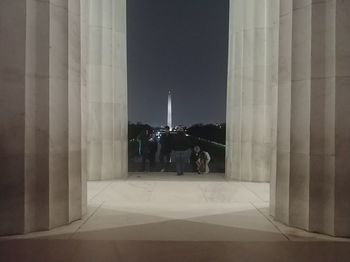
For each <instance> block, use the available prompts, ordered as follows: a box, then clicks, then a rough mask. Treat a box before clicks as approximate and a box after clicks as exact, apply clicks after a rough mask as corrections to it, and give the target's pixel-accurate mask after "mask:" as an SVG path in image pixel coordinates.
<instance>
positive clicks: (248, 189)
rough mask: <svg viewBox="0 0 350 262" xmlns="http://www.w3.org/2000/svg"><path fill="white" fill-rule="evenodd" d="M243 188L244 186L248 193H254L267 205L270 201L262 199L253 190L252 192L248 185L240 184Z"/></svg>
mask: <svg viewBox="0 0 350 262" xmlns="http://www.w3.org/2000/svg"><path fill="white" fill-rule="evenodd" d="M240 185H241V186H243V187H244V188H245V189H246V190H247V191H249V192H250V193H252V194H253V195H255V196H256V197H257V198H259V199H260V200H261V201H262V202H264V203H266V202H269V201H265V200H264V199H262V198H261V197H260V196H259V195H258V194H257V193H255V192H254V191H253V190H251V189H250V188H249V187H247V186H246V185H244V184H242V182H241V183H240Z"/></svg>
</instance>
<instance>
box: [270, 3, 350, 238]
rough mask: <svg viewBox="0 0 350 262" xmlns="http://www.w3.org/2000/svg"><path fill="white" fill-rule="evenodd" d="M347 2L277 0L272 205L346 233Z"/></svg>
mask: <svg viewBox="0 0 350 262" xmlns="http://www.w3.org/2000/svg"><path fill="white" fill-rule="evenodd" d="M349 13H350V2H349V1H344V0H327V1H316V0H299V1H295V0H294V1H290V0H281V5H280V37H279V38H280V40H279V43H280V44H279V90H278V135H277V138H278V140H277V141H278V143H277V144H278V149H277V173H276V183H275V184H274V185H273V186H272V187H271V193H272V202H271V213H272V215H274V216H275V218H276V219H277V220H279V221H282V222H284V223H286V224H288V225H290V226H294V227H298V228H302V229H305V230H308V231H313V232H320V233H326V234H330V235H335V236H350V201H349V199H350V190H349V187H350V161H349V159H350V121H349V115H350V103H349V101H350V88H349V84H350V30H349V28H350V16H349Z"/></svg>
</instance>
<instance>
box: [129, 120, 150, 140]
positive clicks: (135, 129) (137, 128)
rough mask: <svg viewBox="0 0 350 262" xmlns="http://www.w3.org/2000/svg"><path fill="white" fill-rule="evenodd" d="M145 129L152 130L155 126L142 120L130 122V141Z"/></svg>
mask: <svg viewBox="0 0 350 262" xmlns="http://www.w3.org/2000/svg"><path fill="white" fill-rule="evenodd" d="M144 129H149V130H152V129H153V128H152V127H151V126H150V125H147V124H143V123H141V122H137V123H136V124H135V123H131V122H129V133H128V137H129V141H130V140H132V139H136V138H137V136H138V134H140V133H141V131H142V130H144Z"/></svg>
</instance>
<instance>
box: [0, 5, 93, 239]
mask: <svg viewBox="0 0 350 262" xmlns="http://www.w3.org/2000/svg"><path fill="white" fill-rule="evenodd" d="M0 12H1V13H0V19H1V21H0V26H1V30H0V39H2V40H1V43H0V55H1V59H0V72H1V73H0V74H1V75H0V86H1V88H0V106H1V108H0V111H1V115H0V119H1V129H0V140H1V148H0V152H1V161H0V169H1V170H2V171H1V172H2V175H1V178H0V179H1V180H0V182H1V183H0V192H1V193H0V194H1V195H0V206H1V215H0V234H15V233H25V232H30V231H37V230H45V229H50V228H53V227H56V226H60V225H64V224H67V223H69V222H71V221H74V220H77V219H79V218H80V217H81V216H82V212H83V200H82V188H83V187H84V186H85V187H86V184H84V179H83V177H82V169H81V78H80V66H81V63H80V61H81V54H80V3H79V0H69V1H68V0H62V1H53V0H51V1H35V0H28V1H20V0H11V1H10V0H5V1H1V3H0Z"/></svg>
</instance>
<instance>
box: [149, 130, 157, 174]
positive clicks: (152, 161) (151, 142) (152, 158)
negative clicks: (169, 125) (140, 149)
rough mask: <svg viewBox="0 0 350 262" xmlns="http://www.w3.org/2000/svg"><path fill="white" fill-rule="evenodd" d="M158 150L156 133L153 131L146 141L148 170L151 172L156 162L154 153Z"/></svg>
mask: <svg viewBox="0 0 350 262" xmlns="http://www.w3.org/2000/svg"><path fill="white" fill-rule="evenodd" d="M157 151H158V142H157V138H156V135H155V134H154V133H152V134H151V136H150V138H149V140H148V142H147V152H148V155H147V159H148V160H149V170H150V172H152V171H153V170H154V167H155V163H156V153H157Z"/></svg>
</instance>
